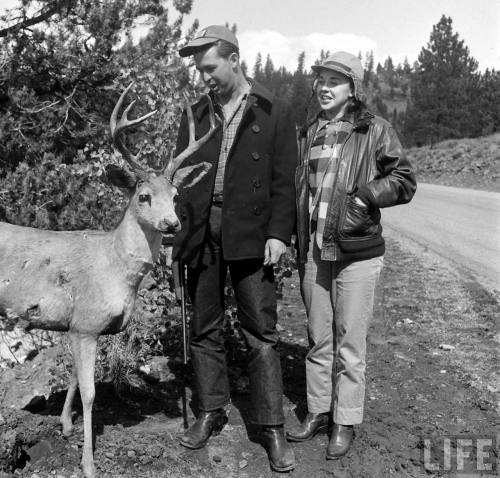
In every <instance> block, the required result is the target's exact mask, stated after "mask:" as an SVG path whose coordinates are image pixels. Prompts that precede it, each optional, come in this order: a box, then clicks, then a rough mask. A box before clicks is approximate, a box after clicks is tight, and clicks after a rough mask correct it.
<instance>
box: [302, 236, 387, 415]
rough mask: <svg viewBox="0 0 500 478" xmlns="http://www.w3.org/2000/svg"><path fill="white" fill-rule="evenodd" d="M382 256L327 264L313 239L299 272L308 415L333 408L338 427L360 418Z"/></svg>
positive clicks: (328, 262)
mask: <svg viewBox="0 0 500 478" xmlns="http://www.w3.org/2000/svg"><path fill="white" fill-rule="evenodd" d="M382 265H383V256H380V257H375V258H373V259H367V260H360V261H352V262H351V261H348V262H330V261H322V260H321V259H320V251H319V249H318V247H317V245H316V241H314V240H313V241H311V244H310V250H309V253H308V257H307V262H306V263H305V264H302V265H301V267H300V269H299V272H300V279H301V289H302V298H303V300H304V304H305V307H306V312H307V316H308V335H309V347H310V351H309V353H308V354H307V357H306V377H307V405H308V411H309V412H311V413H324V412H328V411H330V410H333V421H334V423H337V424H339V425H356V424H359V423H361V422H362V421H363V408H364V398H365V370H366V360H365V358H366V334H367V330H368V326H369V322H370V319H371V317H372V315H373V302H374V295H375V287H376V284H377V281H378V278H379V276H380V271H381V270H382Z"/></svg>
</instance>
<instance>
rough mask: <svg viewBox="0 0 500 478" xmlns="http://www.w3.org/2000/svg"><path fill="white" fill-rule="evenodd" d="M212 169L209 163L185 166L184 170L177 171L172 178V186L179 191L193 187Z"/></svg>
mask: <svg viewBox="0 0 500 478" xmlns="http://www.w3.org/2000/svg"><path fill="white" fill-rule="evenodd" d="M211 167H212V165H211V164H210V163H206V162H203V163H200V164H195V165H194V166H186V167H185V168H180V169H178V170H177V171H176V172H175V174H174V178H173V179H172V185H173V186H175V187H176V188H177V190H180V189H181V188H190V187H191V186H194V185H195V184H196V183H197V182H198V181H199V180H200V179H201V178H202V177H203V176H205V174H207V173H208V170H209V169H210V168H211Z"/></svg>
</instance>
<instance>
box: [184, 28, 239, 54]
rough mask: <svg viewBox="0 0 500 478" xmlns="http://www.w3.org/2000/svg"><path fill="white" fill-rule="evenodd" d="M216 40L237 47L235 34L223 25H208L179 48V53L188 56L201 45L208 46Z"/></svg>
mask: <svg viewBox="0 0 500 478" xmlns="http://www.w3.org/2000/svg"><path fill="white" fill-rule="evenodd" d="M217 40H225V41H227V42H228V43H231V44H232V45H234V46H235V47H236V48H239V45H238V39H237V38H236V35H235V34H234V33H233V32H232V31H231V30H229V28H227V27H225V26H224V25H210V26H209V27H207V28H204V29H203V30H201V31H200V32H199V33H198V34H197V35H196V37H195V38H193V39H192V40H191V41H190V42H189V43H188V44H187V45H186V46H185V47H182V48H181V49H180V50H179V55H180V56H182V57H184V56H190V55H193V54H194V53H196V51H197V50H198V49H199V48H200V47H202V46H208V45H210V44H212V43H215V42H216V41H217Z"/></svg>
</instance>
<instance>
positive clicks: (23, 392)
mask: <svg viewBox="0 0 500 478" xmlns="http://www.w3.org/2000/svg"><path fill="white" fill-rule="evenodd" d="M64 354H65V351H64V349H63V347H62V345H56V346H54V347H50V348H47V349H44V350H42V351H41V352H40V353H39V354H38V355H37V356H36V357H35V358H34V359H33V360H32V361H30V362H25V363H24V364H22V365H21V366H19V367H16V368H15V370H12V373H9V374H7V375H6V376H5V377H2V379H1V382H2V387H3V388H5V390H6V393H5V397H4V398H3V402H2V406H3V407H10V408H15V409H17V410H21V409H24V408H26V409H29V410H30V411H33V412H39V411H41V410H43V409H44V408H45V406H46V400H47V399H48V398H49V396H50V395H51V394H52V393H54V392H56V391H59V390H64V389H65V388H66V387H67V385H68V384H67V383H66V382H65V378H66V377H65V375H66V370H65V367H64V364H63V363H62V360H61V357H62V356H63V355H64ZM9 372H10V371H9Z"/></svg>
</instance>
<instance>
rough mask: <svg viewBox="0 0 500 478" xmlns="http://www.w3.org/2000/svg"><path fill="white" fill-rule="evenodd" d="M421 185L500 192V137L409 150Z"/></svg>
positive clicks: (466, 139)
mask: <svg viewBox="0 0 500 478" xmlns="http://www.w3.org/2000/svg"><path fill="white" fill-rule="evenodd" d="M407 152H408V157H409V158H410V161H411V163H412V164H413V166H414V167H415V169H416V171H417V180H418V181H419V182H425V183H432V184H441V185H444V186H456V187H465V188H473V189H482V190H485V191H494V192H500V134H499V133H496V134H494V135H491V136H484V137H480V138H472V139H471V138H464V139H456V140H446V141H442V142H441V143H437V144H435V145H434V146H422V147H420V148H409V149H408V150H407Z"/></svg>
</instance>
